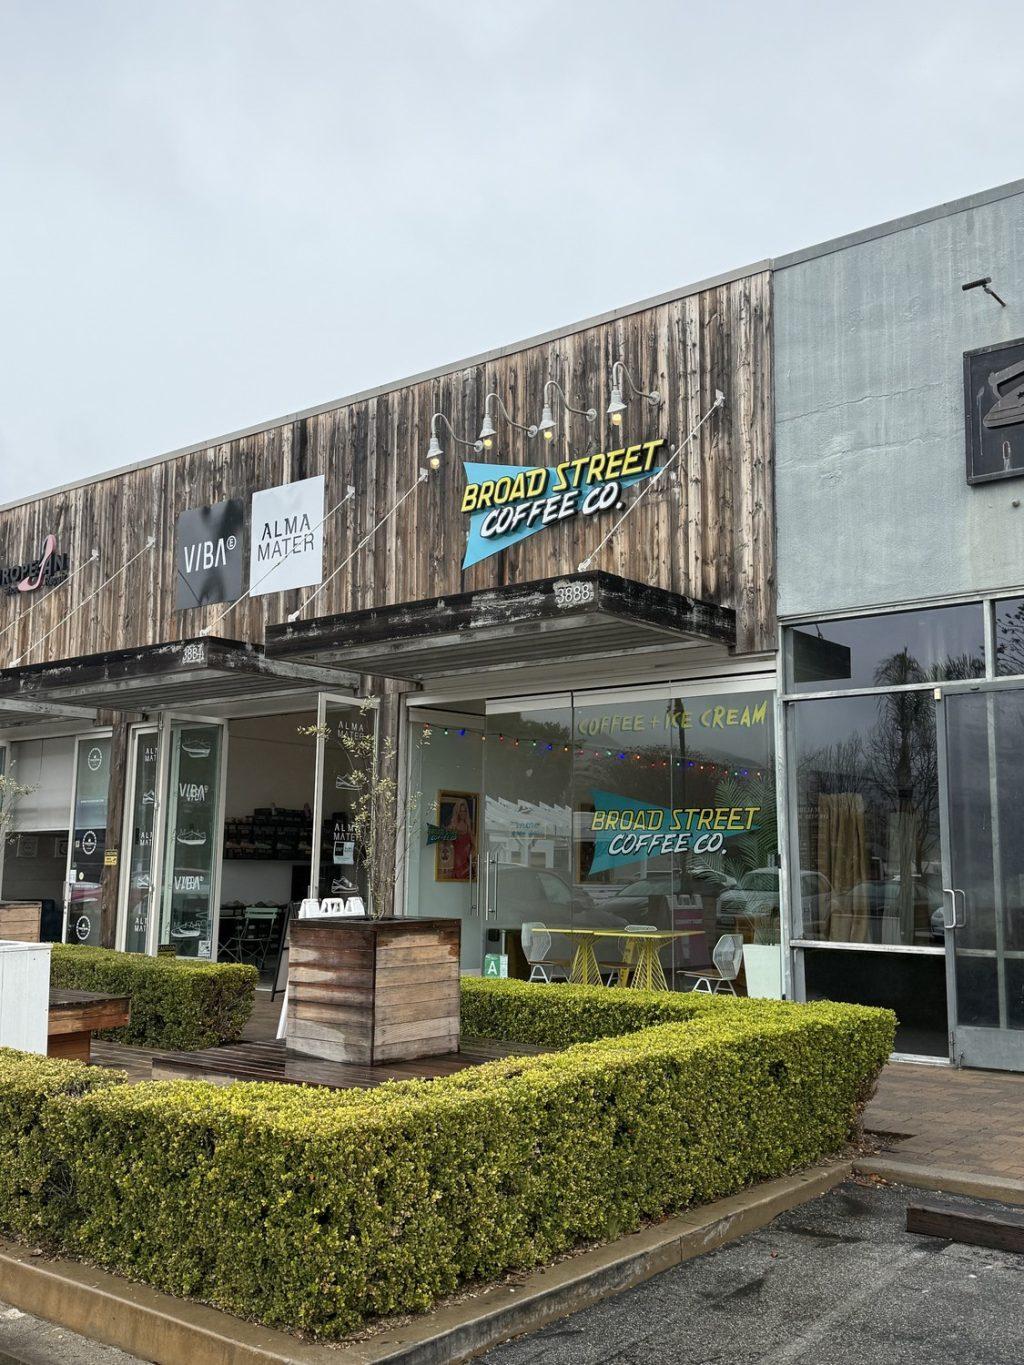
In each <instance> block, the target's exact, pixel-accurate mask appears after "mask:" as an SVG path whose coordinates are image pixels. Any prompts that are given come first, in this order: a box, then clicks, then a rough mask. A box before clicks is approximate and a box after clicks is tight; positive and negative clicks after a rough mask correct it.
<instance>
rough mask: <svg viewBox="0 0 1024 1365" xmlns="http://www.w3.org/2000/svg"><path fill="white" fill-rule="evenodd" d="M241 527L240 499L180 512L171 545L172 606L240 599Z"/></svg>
mask: <svg viewBox="0 0 1024 1365" xmlns="http://www.w3.org/2000/svg"><path fill="white" fill-rule="evenodd" d="M244 526H245V504H244V502H242V500H241V498H227V499H225V501H224V502H218V503H214V505H213V506H212V507H192V508H189V510H188V511H187V512H182V514H181V516H179V518H178V527H177V533H176V535H175V544H174V562H175V569H176V570H177V581H178V590H177V597H176V601H175V606H176V607H177V609H178V610H179V611H182V610H184V608H185V607H205V606H208V605H209V604H210V603H211V602H233V601H234V600H235V598H236V597H241V595H242V579H243V573H244V565H245V555H244V546H243V544H242V542H243V539H244V537H243V534H242V532H243V528H244Z"/></svg>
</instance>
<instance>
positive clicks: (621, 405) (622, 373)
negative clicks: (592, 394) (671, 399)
mask: <svg viewBox="0 0 1024 1365" xmlns="http://www.w3.org/2000/svg"><path fill="white" fill-rule="evenodd" d="M623 381H625V382H626V384H627V385H628V386H629V388H630V389H632V391H633V393H635V394H636V396H637V398H645V399H646V400H647V402H648V403H650V405H651V407H653V408H656V407H658V406H659V405H660V403H661V394H660V393H659V392H658V391H657V389H652V390H651V391H650V393H645V392H644V390H643V389H641V388H640V387H639V386H638V385H637V384H636V383H635V382H634V380H633V376H632V375H631V374H630V372H629V371H628V370H627V369H626V366H625V362H624V361H621V360H616V361H615V363H614V364H613V365H612V392H611V397H610V398H609V400H608V406H607V408H606V409H605V411H606V412H607V414H608V417H609V418H610V420H611V423H612V426H615V427H621V426H622V420H623V418H622V414H623V413H624V412H625V411H626V402H625V399H624V398H623V397H622V386H623Z"/></svg>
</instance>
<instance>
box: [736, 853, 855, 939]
mask: <svg viewBox="0 0 1024 1365" xmlns="http://www.w3.org/2000/svg"><path fill="white" fill-rule="evenodd" d="M779 876H780V874H779V869H778V868H777V867H755V868H752V869H751V870H750V871H749V872H744V874H743V876H742V877H741V878H740V879H739V882H738V883H737V884H736V886H734V887H733V888H732V889H731V890H729V891H723V893H722V894H721V895H720V896H719V898H718V907H717V910H716V915H715V918H716V922H717V925H718V927H719V929H723V930H728V929H735V928H736V926H737V924H738V923H739V922H740V921H742V920H757V919H765V918H767V917H768V916H770V915H777V914H778V913H779V905H780V897H781V891H780V883H779ZM829 890H830V887H829V883H828V878H827V877H823V876H821V875H820V874H819V873H817V872H803V873H801V875H800V899H801V903H802V905H803V912H804V919H805V922H806V921H807V919H808V918H809V917H810V918H813V915H814V908H815V906H817V905H818V904H819V903H820V900H821V898H822V897H824V896H825V895H826V894H827V892H828V891H829Z"/></svg>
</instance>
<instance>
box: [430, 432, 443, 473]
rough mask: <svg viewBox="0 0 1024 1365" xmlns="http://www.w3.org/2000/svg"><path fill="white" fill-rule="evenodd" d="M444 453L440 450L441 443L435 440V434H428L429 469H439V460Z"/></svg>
mask: <svg viewBox="0 0 1024 1365" xmlns="http://www.w3.org/2000/svg"><path fill="white" fill-rule="evenodd" d="M443 455H444V451H443V450H442V449H441V442H440V441H439V440H438V439H437V433H436V432H435V431H432V432H431V433H430V445H428V446H427V464H428V466H429V467H430V468H431V469H440V468H441V458H442V456H443Z"/></svg>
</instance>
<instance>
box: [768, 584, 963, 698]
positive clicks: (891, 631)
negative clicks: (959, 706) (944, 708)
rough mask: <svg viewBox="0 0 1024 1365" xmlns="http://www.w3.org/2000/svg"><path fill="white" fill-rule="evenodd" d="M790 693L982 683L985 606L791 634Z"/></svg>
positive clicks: (860, 619)
mask: <svg viewBox="0 0 1024 1365" xmlns="http://www.w3.org/2000/svg"><path fill="white" fill-rule="evenodd" d="M786 674H787V679H788V690H789V691H791V692H838V691H845V690H847V689H853V688H865V687H901V686H904V685H906V684H907V683H923V682H943V681H947V680H950V679H956V678H981V677H984V674H985V629H984V615H983V612H982V608H981V605H980V603H969V604H965V605H958V606H950V607H937V608H934V609H933V610H929V611H901V612H887V613H883V614H880V615H877V616H853V617H849V618H847V619H845V620H841V621H816V622H810V623H807V624H804V625H800V626H794V627H793V628H791V629H789V630H787V631H786Z"/></svg>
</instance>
